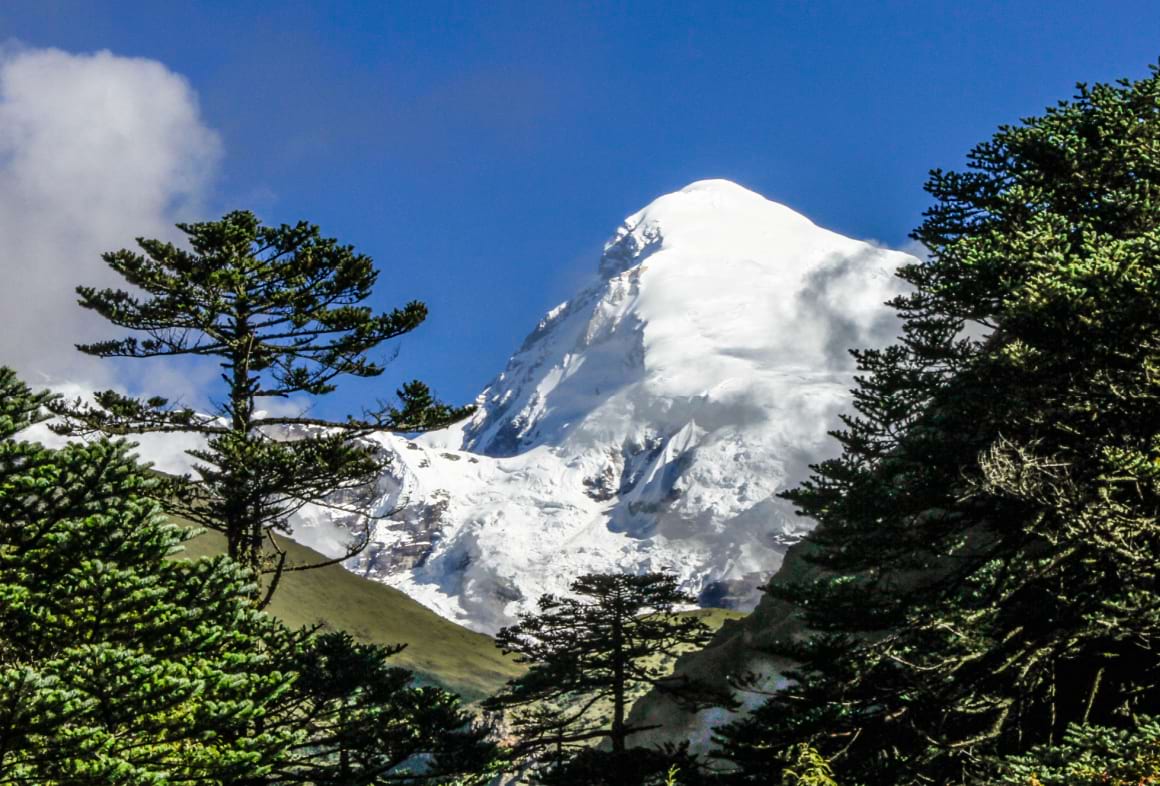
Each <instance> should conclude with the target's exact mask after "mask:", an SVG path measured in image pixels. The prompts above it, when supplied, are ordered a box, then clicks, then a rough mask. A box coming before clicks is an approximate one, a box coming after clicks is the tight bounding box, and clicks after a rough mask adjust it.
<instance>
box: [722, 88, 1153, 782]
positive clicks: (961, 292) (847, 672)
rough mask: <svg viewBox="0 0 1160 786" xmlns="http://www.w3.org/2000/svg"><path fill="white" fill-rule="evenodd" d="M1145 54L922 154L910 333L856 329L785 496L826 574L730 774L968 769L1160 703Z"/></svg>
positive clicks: (898, 776)
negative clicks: (1106, 78)
mask: <svg viewBox="0 0 1160 786" xmlns="http://www.w3.org/2000/svg"><path fill="white" fill-rule="evenodd" d="M1158 148H1160V73H1158V72H1157V71H1156V70H1155V69H1153V72H1152V74H1151V76H1149V77H1148V78H1146V79H1143V80H1140V81H1137V82H1127V81H1123V82H1120V83H1117V84H1114V85H1097V86H1095V87H1092V88H1088V87H1085V86H1082V85H1081V86H1080V88H1079V91H1078V94H1077V96H1076V98H1075V100H1073V101H1071V102H1065V103H1061V104H1060V105H1058V106H1056V107H1054V108H1051V109H1049V110H1048V111H1047V112H1046V114H1044V115H1043V116H1041V117H1035V118H1030V119H1028V120H1025V121H1024V122H1023V123H1022V124H1020V125H1017V126H1009V127H1003V128H1001V129H1000V130H999V131H998V132H997V133H996V134H995V136H994V137H993V138H992V139H991V140H990V141H988V142H985V143H983V144H981V145H979V146H978V147H976V148H975V149H974V150H973V151H972V152H971V154H970V156H969V166H968V170H967V171H965V172H942V171H935V172H933V173H932V176H931V179H930V181H929V183H928V185H927V188H928V190H929V191H930V192H931V194H932V195H933V196H934V197H935V200H936V201H935V205H934V206H933V207H932V208H931V209H930V210H929V211H928V212H927V217H926V221H925V222H924V223H923V225H922V226H921V227H920V228H919V229H918V230H917V232H916V233H915V237H916V238H917V239H918V240H920V241H921V242H923V243H924V244H926V246H927V247H928V248H929V249H930V251H931V258H930V260H929V261H927V262H921V263H916V264H912V265H909V266H906V267H904V268H903V269H902V270H901V271H900V275H901V276H902V277H903V278H904V279H905V280H907V281H908V282H910V283H911V284H913V285H914V288H915V289H914V291H913V293H912V294H910V295H908V296H904V297H902V298H899V299H898V300H896V301H895V302H894V305H895V307H896V308H897V309H898V310H899V312H900V314H901V316H902V317H903V319H904V321H905V328H904V331H905V332H904V335H903V340H902V342H901V343H900V344H899V345H897V346H894V347H891V348H888V349H886V350H881V351H861V352H857V353H855V355H856V357H857V359H858V362H859V365H860V368H861V371H862V375H861V376H860V378H859V379H858V388H857V390H856V391H855V408H856V410H857V414H856V415H855V416H851V417H849V418H847V419H846V421H845V426H846V427H845V429H844V430H842V431H840V432H838V433H837V434H836V436H837V438H838V439H839V440H840V442H841V443H842V447H843V454H842V456H841V457H840V458H838V459H835V460H833V461H828V462H824V463H822V464H821V465H819V466H818V467H816V468H815V475H814V477H813V478H812V479H811V480H810V481H809V482H807V483H805V484H804V485H803V486H801V487H800V488H799V489H797V490H795V491H793V492H792V493H790V494H788V495H787V496H788V497H789V498H790V499H792V500H793V501H795V502H796V503H797V504H798V505H799V506H800V508H801V510H802V511H803V512H804V513H806V514H808V515H810V516H813V517H814V518H816V519H817V520H818V522H819V526H818V528H817V529H816V530H815V532H814V533H813V534H812V535H811V536H810V538H809V549H808V551H807V552H806V553H807V554H808V555H809V556H808V558H809V559H810V560H811V561H812V562H814V563H816V564H817V565H818V566H819V567H820V568H821V569H822V570H823V575H822V577H821V578H818V579H816V580H813V581H803V582H797V583H792V582H785V583H779V585H778V586H777V587H776V588H775V590H774V591H775V593H776V595H777V596H778V597H780V598H781V599H783V600H785V601H788V602H789V603H791V604H793V606H794V607H795V608H796V609H797V611H798V614H799V615H800V616H801V618H802V619H803V621H804V622H805V624H806V625H807V626H808V627H809V628H810V629H811V630H812V635H810V636H809V637H808V638H807V639H806V640H805V641H802V642H786V643H785V645H784V646H783V647H782V648H781V650H780V652H779V654H781V655H786V656H789V657H791V658H794V659H796V660H797V661H798V663H799V664H800V666H799V668H797V670H796V671H794V672H793V673H792V674H790V675H788V676H789V677H790V679H791V686H790V687H789V688H787V689H785V690H783V691H781V692H780V693H778V694H777V695H775V696H774V697H773V698H772V699H771V700H770V701H769V702H768V703H767V704H766V705H765V706H764V707H762V708H761V709H759V710H758V711H757V712H755V713H754V714H753V715H752V716H751V717H750V718H748V719H745V720H741V721H739V722H736V723H734V724H732V725H730V726H729V727H727V728H726V729H725V730H724V731H723V733H722V735H721V743H722V746H723V755H724V756H726V757H727V758H729V759H731V760H732V761H733V762H734V763H735V764H736V765H737V766H738V767H739V768H740V773H739V775H738V780H741V781H745V782H768V778H769V773H770V772H777V771H779V769H780V766H781V765H779V763H778V762H777V761H776V757H775V754H774V752H775V751H777V750H781V749H784V748H785V747H786V746H788V745H792V744H797V743H800V742H809V743H812V744H814V745H816V746H817V747H818V749H819V750H820V751H821V752H822V753H823V754H824V755H825V756H827V757H829V758H833V760H834V764H835V768H836V769H837V770H838V773H839V780H842V781H848V782H865V783H896V784H918V783H932V782H935V783H963V782H970V781H975V780H978V781H986V780H987V779H989V778H991V777H992V774H991V771H992V766H993V762H994V761H995V760H996V758H995V757H997V756H1000V755H1006V754H1017V753H1020V752H1023V751H1027V750H1029V749H1030V748H1031V747H1032V746H1035V745H1048V746H1050V745H1052V744H1055V743H1058V742H1059V740H1060V739H1061V737H1062V735H1063V734H1064V731H1065V729H1066V728H1068V726H1069V725H1070V724H1095V725H1099V726H1105V727H1109V728H1115V729H1128V730H1130V729H1132V728H1135V727H1137V726H1138V725H1139V724H1140V723H1141V722H1142V715H1143V713H1144V712H1145V711H1146V710H1147V709H1148V708H1155V707H1156V706H1160V687H1158V686H1160V682H1158V680H1160V658H1158V657H1157V652H1160V595H1158V588H1160V575H1158V572H1157V571H1158V566H1160V526H1158V518H1157V513H1158V509H1160V504H1158V503H1160V309H1158V307H1157V304H1160V272H1158V271H1160V253H1158V252H1160V165H1158V164H1157V159H1156V152H1155V151H1156V150H1157V149H1158Z"/></svg>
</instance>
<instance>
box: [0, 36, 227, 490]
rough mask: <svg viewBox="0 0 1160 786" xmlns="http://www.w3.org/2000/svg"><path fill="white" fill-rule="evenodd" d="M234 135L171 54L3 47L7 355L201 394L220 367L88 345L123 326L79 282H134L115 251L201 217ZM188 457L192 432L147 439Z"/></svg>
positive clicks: (60, 374)
mask: <svg viewBox="0 0 1160 786" xmlns="http://www.w3.org/2000/svg"><path fill="white" fill-rule="evenodd" d="M220 151H221V143H220V141H219V138H218V135H217V134H216V133H215V132H214V131H213V130H211V129H210V128H208V127H207V126H206V125H205V123H204V122H203V120H202V118H201V116H200V112H199V109H198V104H197V96H196V94H195V93H194V91H193V89H192V88H191V87H190V86H189V84H188V83H187V82H186V81H185V79H183V78H182V77H181V76H179V75H177V74H175V73H173V72H172V71H170V70H169V69H167V68H166V67H165V66H164V65H162V64H161V63H158V62H156V61H152V60H144V59H139V58H127V57H118V56H117V55H114V54H111V53H109V52H97V53H95V54H71V53H68V52H63V51H60V50H57V49H31V48H27V47H22V46H19V45H7V46H3V47H0V320H2V322H0V365H7V366H12V367H13V368H15V369H16V370H17V371H18V372H19V373H20V374H21V376H22V377H24V379H25V380H26V381H27V382H28V383H29V384H30V385H32V386H33V387H41V386H48V387H51V388H52V389H54V390H56V391H58V392H61V393H63V394H65V395H68V396H70V397H75V396H77V395H83V394H85V393H87V391H90V390H93V389H94V388H99V387H116V388H120V389H131V390H133V389H140V390H141V391H143V392H144V391H148V392H150V393H159V394H162V395H169V396H171V397H173V398H179V399H182V400H183V401H186V402H187V403H197V402H198V400H199V399H200V395H199V390H200V389H201V386H202V383H204V382H205V381H207V377H206V374H207V373H212V370H210V369H189V368H180V369H179V368H175V367H173V366H169V365H166V364H164V363H159V362H158V361H141V362H128V363H124V364H121V365H120V366H118V367H117V368H115V369H114V367H113V366H112V364H111V363H110V362H109V361H106V360H100V359H96V358H91V357H88V356H85V355H82V354H81V353H79V352H77V351H76V349H75V347H74V344H76V343H78V342H86V341H91V340H94V339H98V338H106V337H108V338H112V337H116V336H118V335H120V331H119V329H118V328H115V327H113V326H111V325H109V324H107V323H106V322H104V321H103V320H102V319H101V318H100V317H98V316H97V315H95V314H92V313H91V312H86V311H84V310H83V309H81V308H80V307H79V306H77V304H76V294H75V291H74V290H75V288H76V286H77V285H79V284H87V285H96V286H121V285H122V281H121V280H120V278H119V276H117V275H116V274H115V273H113V272H112V271H111V270H109V269H108V267H107V266H106V265H105V263H104V261H103V260H102V259H101V258H100V255H101V253H102V252H104V251H111V250H114V249H118V248H123V247H128V246H132V245H133V241H134V238H136V237H139V236H146V237H173V236H174V235H175V234H179V233H177V232H176V230H175V229H174V226H173V225H174V223H175V222H177V221H180V220H183V219H184V220H188V219H191V218H196V217H199V215H200V206H201V203H202V200H203V199H204V197H205V196H206V194H207V192H208V190H209V188H210V187H211V185H212V181H213V178H214V175H215V172H216V170H217V165H218V161H219V158H220ZM139 441H140V442H141V443H142V444H141V453H142V455H143V456H145V457H146V458H148V459H151V460H153V461H156V462H157V464H158V466H160V467H162V468H164V469H170V470H178V469H185V468H186V467H187V464H188V462H187V457H186V456H184V455H183V451H184V449H185V448H187V447H190V446H192V444H194V443H193V442H191V438H188V437H186V436H183V435H151V436H147V437H143V438H141V439H140V440H139Z"/></svg>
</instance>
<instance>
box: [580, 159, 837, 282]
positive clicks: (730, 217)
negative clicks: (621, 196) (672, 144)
mask: <svg viewBox="0 0 1160 786" xmlns="http://www.w3.org/2000/svg"><path fill="white" fill-rule="evenodd" d="M811 228H813V229H816V227H814V225H813V223H811V222H810V221H809V219H807V218H806V217H805V216H802V215H801V214H799V213H796V212H794V211H793V210H791V209H790V208H788V207H786V206H785V205H782V204H779V203H777V202H773V201H771V200H768V199H766V198H765V197H763V196H761V195H760V194H758V193H756V192H754V191H750V190H749V189H747V188H745V187H744V186H740V185H738V184H737V183H734V182H733V181H731V180H721V179H715V180H698V181H695V182H693V183H690V184H689V185H687V186H685V187H684V188H682V189H680V190H679V191H674V192H672V193H670V194H665V195H663V196H660V197H658V198H656V199H654V200H653V201H652V202H650V203H649V204H648V205H646V206H645V207H644V208H642V209H641V210H639V211H637V212H636V213H633V214H632V215H631V216H629V217H628V218H626V219H625V220H624V222H623V223H622V224H621V225H620V227H619V228H617V230H616V233H615V234H614V235H613V236H612V238H611V239H609V241H608V242H607V243H606V244H605V246H604V255H603V257H602V258H601V261H600V275H601V277H602V278H606V279H607V278H611V277H613V276H617V275H620V274H621V273H623V272H624V271H625V270H627V269H628V268H630V267H632V266H634V265H637V264H640V263H641V262H643V261H644V259H645V258H647V257H648V256H650V255H651V254H652V253H653V252H654V251H657V250H659V249H660V248H661V247H675V246H680V247H681V248H682V249H684V250H687V251H688V252H689V253H690V255H691V256H704V254H703V253H701V252H705V251H710V250H711V249H719V250H721V251H722V252H724V253H738V254H742V255H744V254H749V255H751V256H760V255H761V254H762V253H763V252H762V244H764V243H767V242H768V241H769V240H770V239H772V238H778V239H779V240H781V241H783V242H784V241H785V240H787V239H789V237H790V236H793V235H799V234H801V233H803V232H806V231H808V229H811Z"/></svg>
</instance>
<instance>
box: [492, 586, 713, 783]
mask: <svg viewBox="0 0 1160 786" xmlns="http://www.w3.org/2000/svg"><path fill="white" fill-rule="evenodd" d="M570 589H571V591H572V592H573V593H575V597H557V596H554V595H545V596H544V597H542V598H540V601H539V604H538V605H539V609H538V613H536V614H522V615H521V616H520V620H519V622H518V623H517V624H516V625H513V626H511V627H507V628H504V629H503V630H501V631H500V632H499V635H498V636H497V637H496V641H497V643H498V644H499V646H500V647H502V648H503V649H504V650H505V651H507V652H514V653H516V654H517V656H518V657H517V660H519V661H520V662H522V663H527V664H529V665H530V667H531V668H530V669H529V671H528V672H527V674H525V675H523V676H522V677H519V678H518V679H516V680H513V681H512V682H510V683H509V684H508V685H507V687H506V688H505V689H504V690H503V691H501V692H500V693H499V694H497V695H496V696H494V697H492V698H491V699H489V700H488V701H487V702H486V703H485V705H484V706H485V707H486V708H487V709H490V710H492V711H503V712H505V713H506V714H507V715H508V718H509V720H510V724H511V727H512V730H513V731H514V732H515V733H516V735H517V736H518V737H519V738H520V743H519V745H518V746H517V749H518V751H519V752H521V753H524V754H527V755H529V756H530V757H531V758H532V759H533V760H538V761H540V762H542V763H547V764H548V765H549V767H552V768H555V770H557V772H556V773H555V774H554V775H551V776H550V777H554V778H556V779H559V778H561V777H564V778H565V782H566V780H567V779H568V778H572V777H574V776H576V773H575V772H572V773H569V774H567V775H564V774H563V773H562V772H561V770H563V769H567V765H568V764H569V762H571V761H572V760H573V759H576V758H577V755H578V754H584V755H583V757H582V758H581V759H580V760H578V761H576V762H575V763H576V764H577V765H578V766H582V767H583V768H584V770H585V774H584V777H585V778H590V776H591V770H592V768H593V767H595V768H596V770H605V771H609V772H610V773H611V776H610V777H612V780H609V781H607V782H609V783H622V782H623V783H629V782H632V781H631V779H630V778H629V777H628V775H627V773H625V772H620V773H619V774H617V773H616V772H612V771H614V770H618V768H623V766H624V759H625V757H624V756H623V754H625V752H626V751H627V749H628V740H629V737H630V736H631V735H632V734H634V733H639V732H641V731H645V730H647V729H648V728H653V727H651V726H650V727H643V726H638V725H633V724H630V723H629V722H628V720H627V716H628V710H629V709H630V708H631V704H632V701H633V700H634V699H635V698H637V697H638V696H639V695H640V694H641V693H643V692H644V691H645V690H646V689H648V688H649V687H655V688H658V689H660V690H663V691H666V692H667V693H669V694H670V695H672V696H673V697H674V698H677V699H678V700H681V701H684V702H687V703H689V704H692V705H711V704H716V703H720V702H722V701H725V702H727V701H728V699H723V698H722V697H721V696H719V695H718V694H716V693H710V692H707V689H706V688H704V686H701V685H699V684H697V683H696V682H694V681H693V680H690V679H689V678H687V677H674V676H672V673H671V669H672V661H671V658H672V657H674V656H675V655H676V654H678V653H679V652H680V651H682V650H683V649H687V648H695V647H699V646H703V645H704V644H706V643H707V642H708V640H709V638H710V635H711V631H710V629H709V627H708V626H707V625H705V624H704V622H702V621H701V620H700V619H698V618H697V617H694V616H687V615H681V614H677V613H674V612H675V610H676V609H678V608H680V607H681V606H685V605H688V604H691V603H693V602H694V599H693V598H692V597H691V596H689V595H687V594H685V593H683V592H681V591H680V589H679V588H678V587H677V582H676V578H675V577H674V576H672V575H670V574H665V573H648V574H644V575H640V576H631V575H621V574H591V575H586V576H581V577H579V578H578V579H576V581H575V582H573V584H572V585H571V588H570ZM601 741H607V743H608V745H609V747H610V748H611V759H612V760H615V761H616V762H619V764H614V763H613V762H612V761H610V760H608V757H603V758H604V760H603V761H594V759H601V758H602V757H601V755H600V754H599V753H595V754H594V753H591V752H590V751H589V750H588V749H590V748H591V746H593V745H594V744H596V743H598V742H601ZM638 758H639V757H638ZM652 763H653V764H654V765H655V767H654V769H656V770H657V771H658V772H664V770H665V767H666V766H667V765H664V766H662V764H661V763H660V762H659V761H653V762H652ZM621 776H623V777H621ZM584 782H586V783H596V782H597V781H593V780H585V781H584ZM600 782H605V781H600Z"/></svg>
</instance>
